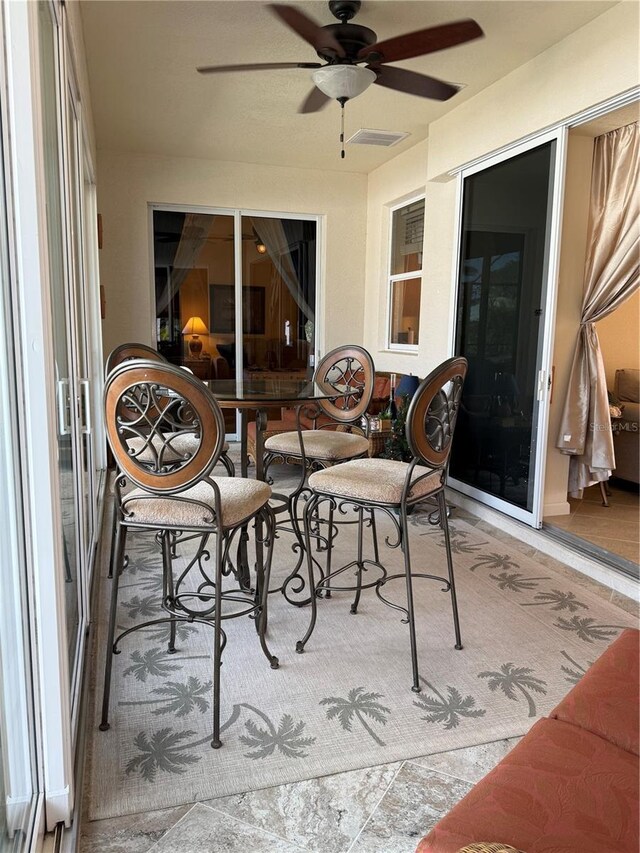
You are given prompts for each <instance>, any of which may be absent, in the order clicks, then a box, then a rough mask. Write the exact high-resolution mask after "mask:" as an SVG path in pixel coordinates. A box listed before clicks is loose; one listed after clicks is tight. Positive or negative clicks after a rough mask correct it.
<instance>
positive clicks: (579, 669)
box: [560, 650, 594, 684]
mask: <svg viewBox="0 0 640 853" xmlns="http://www.w3.org/2000/svg"><path fill="white" fill-rule="evenodd" d="M560 654H561V655H562V657H563V658H564V659H565V660H568V661H569V663H570V664H572V665H573V666H574V667H575V669H571V667H569V666H561V667H560V669H561V670H562V671H563V672H564V674H565V676H566V677H565V681H568V682H569V684H577V683H578V682H579V681H580V679H581V678H582V676H583V675H584V674H585V672H586V671H587V668H588V667H590V666H593V664H594V661H592V660H589V661H587V666H586V667H584V666H581V665H580V664H579V663H578V662H577V661H575V660H574V659H573V658H572V657H571V655H570V654H569V653H568V652H565V651H564V650H563V651H561V652H560Z"/></svg>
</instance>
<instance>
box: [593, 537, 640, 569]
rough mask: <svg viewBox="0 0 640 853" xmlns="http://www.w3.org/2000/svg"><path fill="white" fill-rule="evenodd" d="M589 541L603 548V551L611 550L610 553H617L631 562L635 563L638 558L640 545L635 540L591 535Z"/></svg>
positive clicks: (639, 556)
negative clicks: (627, 540)
mask: <svg viewBox="0 0 640 853" xmlns="http://www.w3.org/2000/svg"><path fill="white" fill-rule="evenodd" d="M589 542H592V543H593V544H594V545H597V546H598V548H604V549H605V551H611V553H612V554H617V555H618V556H619V557H622V558H623V559H625V560H630V561H631V562H632V563H637V562H638V560H639V558H640V545H639V544H638V543H637V542H626V541H624V540H623V539H612V538H611V537H609V536H607V537H605V536H591V535H589Z"/></svg>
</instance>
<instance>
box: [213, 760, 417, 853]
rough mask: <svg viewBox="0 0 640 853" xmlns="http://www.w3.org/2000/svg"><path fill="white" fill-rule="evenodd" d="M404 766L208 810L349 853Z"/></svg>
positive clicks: (251, 796)
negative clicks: (361, 830) (214, 810)
mask: <svg viewBox="0 0 640 853" xmlns="http://www.w3.org/2000/svg"><path fill="white" fill-rule="evenodd" d="M401 765H402V762H394V763H393V764H383V765H381V766H379V767H369V768H365V769H364V770H351V771H349V772H346V773H337V774H335V775H332V776H324V777H322V778H320V779H309V780H308V781H304V782H296V783H292V784H290V785H279V786H277V787H274V788H265V789H263V790H261V791H250V792H249V793H245V794H238V795H236V796H232V797H222V798H220V799H216V800H209V801H208V802H207V805H209V806H211V807H212V808H214V809H216V810H218V811H221V812H225V813H228V814H230V815H233V817H236V818H238V819H240V820H242V821H245V822H246V823H249V824H252V825H253V826H255V827H259V828H261V829H268V830H270V831H271V832H275V833H276V835H279V836H281V837H282V838H286V839H287V840H288V841H291V842H292V843H294V844H297V845H299V846H300V847H304V848H305V849H309V850H318V851H320V850H321V851H322V853H340V851H344V850H347V849H348V848H349V846H350V845H351V843H352V842H353V840H354V838H355V837H356V836H357V834H358V832H359V831H360V829H361V828H362V826H363V825H364V823H365V822H366V820H367V818H368V817H369V815H370V814H371V812H372V811H373V810H374V809H375V807H376V805H377V804H378V802H379V801H380V799H381V798H382V797H383V795H384V793H385V791H386V790H387V788H388V787H389V785H390V784H391V782H392V781H393V779H394V777H395V775H396V773H397V772H398V770H399V769H400V767H401Z"/></svg>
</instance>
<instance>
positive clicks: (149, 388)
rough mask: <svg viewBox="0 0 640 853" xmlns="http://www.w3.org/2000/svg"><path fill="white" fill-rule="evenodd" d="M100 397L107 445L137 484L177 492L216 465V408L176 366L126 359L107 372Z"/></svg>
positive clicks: (219, 422)
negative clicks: (102, 403)
mask: <svg viewBox="0 0 640 853" xmlns="http://www.w3.org/2000/svg"><path fill="white" fill-rule="evenodd" d="M104 401H105V424H106V431H107V439H108V441H109V446H110V447H111V451H112V453H113V455H114V457H115V460H116V463H117V465H118V468H119V469H120V471H121V472H122V474H124V475H125V476H126V477H127V478H128V479H129V480H131V482H132V483H134V484H135V485H136V486H138V487H139V488H142V489H145V490H147V491H150V492H154V493H156V494H171V493H178V492H180V491H183V490H185V489H188V488H190V487H191V486H193V485H194V484H195V483H197V482H199V481H200V480H202V479H203V478H204V477H207V475H208V474H209V473H210V472H211V470H212V469H213V467H214V466H215V465H216V463H217V461H218V459H219V457H220V454H221V453H222V450H223V447H224V420H223V417H222V412H221V411H220V407H219V406H218V404H217V402H216V401H215V398H214V397H213V396H212V395H211V394H210V393H209V391H208V389H207V388H206V386H205V385H204V384H203V383H202V382H200V381H199V380H198V379H196V378H195V377H193V376H191V375H190V374H188V373H186V372H185V371H183V370H181V369H180V368H177V367H174V366H173V365H171V364H159V363H155V362H152V361H141V360H138V359H136V360H133V361H126V362H124V363H122V364H121V365H120V366H119V367H117V368H115V369H114V370H112V372H111V373H110V374H109V377H108V379H107V382H106V385H105V391H104ZM123 412H126V415H124V414H123ZM185 439H187V440H188V442H185Z"/></svg>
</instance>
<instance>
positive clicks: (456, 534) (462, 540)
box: [411, 513, 489, 554]
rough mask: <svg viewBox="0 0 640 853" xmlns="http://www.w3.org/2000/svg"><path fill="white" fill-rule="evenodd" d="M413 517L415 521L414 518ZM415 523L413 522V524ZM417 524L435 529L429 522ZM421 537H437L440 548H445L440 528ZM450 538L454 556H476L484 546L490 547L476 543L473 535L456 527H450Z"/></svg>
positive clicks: (428, 531)
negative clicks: (424, 524)
mask: <svg viewBox="0 0 640 853" xmlns="http://www.w3.org/2000/svg"><path fill="white" fill-rule="evenodd" d="M414 515H415V513H414V514H413V515H412V516H411V518H412V519H413V516H414ZM412 523H413V522H412ZM415 523H417V524H420V523H426V524H429V527H433V525H431V524H430V523H429V522H428V521H427V522H415ZM420 536H435V537H436V544H437V545H438V546H439V547H440V548H444V547H445V544H444V539H443V536H442V531H441V530H440V528H439V527H437V526H436V527H434V529H433V530H427V531H426V533H421V534H420ZM449 538H450V539H451V553H452V554H475V553H476V552H477V551H479V550H480V548H482V547H483V545H488V544H489V543H488V542H474V541H473V540H472V535H471V533H469V532H467V531H466V530H460V529H459V528H458V527H455V526H454V525H452V524H450V525H449Z"/></svg>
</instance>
